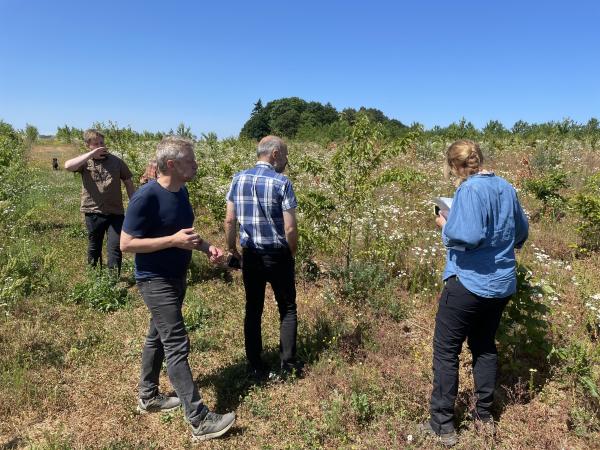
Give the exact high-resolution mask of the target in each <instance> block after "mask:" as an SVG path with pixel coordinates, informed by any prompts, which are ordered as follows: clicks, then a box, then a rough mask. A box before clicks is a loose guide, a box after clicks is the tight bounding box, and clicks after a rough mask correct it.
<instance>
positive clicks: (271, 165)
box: [256, 161, 274, 169]
mask: <svg viewBox="0 0 600 450" xmlns="http://www.w3.org/2000/svg"><path fill="white" fill-rule="evenodd" d="M256 165H257V166H264V167H268V168H269V169H274V167H273V164H271V163H268V162H266V161H258V162H257V163H256Z"/></svg>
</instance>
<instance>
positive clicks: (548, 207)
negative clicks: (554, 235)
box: [523, 169, 569, 217]
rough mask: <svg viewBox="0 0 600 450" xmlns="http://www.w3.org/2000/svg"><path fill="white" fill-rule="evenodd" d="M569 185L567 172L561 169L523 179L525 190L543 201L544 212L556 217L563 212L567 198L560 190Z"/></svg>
mask: <svg viewBox="0 0 600 450" xmlns="http://www.w3.org/2000/svg"><path fill="white" fill-rule="evenodd" d="M568 186H569V184H568V182H567V173H566V172H564V171H562V170H559V169H556V170H553V171H551V172H549V173H546V174H543V175H539V176H536V177H533V178H529V179H526V180H524V181H523V187H524V188H525V190H526V191H527V192H529V193H531V194H533V196H534V197H535V198H537V199H538V200H540V201H541V202H542V212H543V213H546V212H550V213H551V214H552V215H553V216H554V217H560V216H561V215H562V214H563V211H562V210H563V209H564V207H565V204H566V200H565V198H564V197H563V196H562V195H561V194H560V192H559V191H560V189H563V188H567V187H568Z"/></svg>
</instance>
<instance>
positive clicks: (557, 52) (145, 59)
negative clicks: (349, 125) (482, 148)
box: [0, 0, 600, 137]
mask: <svg viewBox="0 0 600 450" xmlns="http://www.w3.org/2000/svg"><path fill="white" fill-rule="evenodd" d="M0 49H1V52H0V119H3V120H4V121H6V122H9V123H11V124H13V125H14V126H15V127H17V128H23V127H24V126H25V123H26V122H28V123H31V124H33V125H35V126H37V127H38V128H39V130H40V132H42V133H48V134H53V133H54V132H55V131H56V127H57V126H58V125H63V124H69V125H72V126H77V127H80V128H85V127H88V126H90V125H91V124H92V123H93V122H94V121H108V120H113V121H116V122H118V123H119V125H122V126H126V125H131V126H132V127H133V128H134V129H136V130H140V131H141V130H143V129H148V130H152V131H158V130H168V129H170V128H175V127H176V126H177V125H178V123H180V122H185V123H186V124H187V125H190V126H191V127H192V130H193V131H194V133H196V134H199V133H200V132H208V131H215V132H216V133H217V134H218V135H219V137H226V136H231V135H237V133H238V132H239V130H240V128H241V126H242V125H243V123H244V122H245V121H246V120H247V118H248V116H249V113H250V111H251V109H252V106H253V103H254V102H255V101H256V100H257V99H258V98H261V99H262V100H263V103H266V102H268V101H270V100H274V99H277V98H281V97H289V96H297V97H301V98H303V99H305V100H314V101H320V102H323V103H326V102H331V103H332V104H333V106H335V107H336V108H338V110H341V109H343V108H346V107H354V108H358V107H360V106H366V107H374V108H378V109H381V110H382V111H383V112H384V113H385V114H386V115H388V116H389V117H392V118H396V119H398V120H401V121H402V122H404V123H407V124H410V123H411V122H413V121H418V122H421V123H423V124H425V126H427V127H431V126H433V125H442V126H445V125H447V124H449V123H450V122H453V121H458V120H459V119H460V118H461V117H465V118H466V119H467V120H470V121H472V122H473V123H474V124H475V125H476V126H478V127H481V126H483V125H484V124H485V123H486V122H487V121H488V120H490V119H496V120H500V121H502V122H503V123H504V124H505V125H507V126H512V124H513V123H514V122H515V121H516V120H519V119H523V120H526V121H529V122H542V121H548V120H561V119H562V118H564V117H570V118H572V119H573V120H575V121H578V122H585V121H587V120H588V119H589V118H590V117H592V116H595V117H600V2H599V1H595V0H589V1H580V0H571V1H564V0H563V1H554V0H550V1H538V0H536V1H527V0H521V1H513V0H503V1H490V0H488V1H486V0H477V1H475V0H472V1H460V0H455V1H449V0H446V1H427V0H422V1H420V2H417V1H405V2H402V1H399V0H396V1H393V0H389V1H377V0H371V1H352V0H320V1H313V0H302V1H295V2H291V1H285V0H279V1H260V0H255V1H248V0H246V1H237V2H230V1H220V2H218V1H213V2H202V1H191V0H190V1H183V0H179V1H178V0H171V1H169V2H166V1H149V0H145V1H142V0H135V1H127V0H121V1H113V0H103V1H96V2H91V1H86V0H72V1H66V0H55V1H48V0H0Z"/></svg>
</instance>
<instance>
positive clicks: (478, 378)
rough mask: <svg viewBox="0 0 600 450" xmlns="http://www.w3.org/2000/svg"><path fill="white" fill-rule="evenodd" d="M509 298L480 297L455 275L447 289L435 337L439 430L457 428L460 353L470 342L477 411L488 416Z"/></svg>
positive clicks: (434, 418) (434, 417)
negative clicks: (500, 330) (499, 336)
mask: <svg viewBox="0 0 600 450" xmlns="http://www.w3.org/2000/svg"><path fill="white" fill-rule="evenodd" d="M508 300H509V297H506V298H484V297H479V296H477V295H475V294H473V293H472V292H470V291H469V290H467V289H466V288H465V287H464V286H463V285H462V283H461V282H460V281H459V280H458V278H456V277H450V278H448V280H447V281H446V285H445V287H444V289H443V291H442V295H441V296H440V300H439V307H438V312H437V315H436V317H435V331H434V335H433V391H432V393H431V403H430V414H431V419H430V423H431V427H432V428H433V429H434V431H435V432H436V433H449V432H451V431H453V430H454V402H455V400H456V395H457V393H458V355H459V354H460V352H461V349H462V344H463V342H464V341H465V339H466V340H467V344H468V345H469V349H470V350H471V353H472V355H473V377H474V381H475V397H476V410H475V413H476V414H477V415H478V416H479V418H480V419H486V418H489V417H490V416H491V415H490V407H491V405H492V401H493V400H494V389H495V387H496V371H497V362H498V353H497V350H496V341H495V336H496V330H497V329H498V325H499V323H500V317H501V316H502V311H503V310H504V307H505V306H506V304H507V303H508Z"/></svg>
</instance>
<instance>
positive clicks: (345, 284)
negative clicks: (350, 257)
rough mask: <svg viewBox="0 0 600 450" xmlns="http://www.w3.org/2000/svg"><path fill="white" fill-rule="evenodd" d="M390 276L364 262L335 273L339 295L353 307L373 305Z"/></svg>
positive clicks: (353, 264) (355, 263)
mask: <svg viewBox="0 0 600 450" xmlns="http://www.w3.org/2000/svg"><path fill="white" fill-rule="evenodd" d="M388 277H389V276H388V274H387V273H386V272H385V271H383V270H382V269H381V268H380V267H379V266H377V265H375V264H371V263H365V262H362V261H353V262H351V264H350V266H349V267H348V268H343V269H339V270H338V271H337V272H336V273H335V279H336V283H337V292H336V293H337V295H338V297H339V298H340V299H342V300H343V301H344V302H346V303H348V304H350V305H352V306H357V307H358V306H364V305H373V304H375V303H376V302H377V296H378V295H379V294H380V293H381V291H382V289H383V288H384V287H385V285H386V282H387V281H388Z"/></svg>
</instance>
